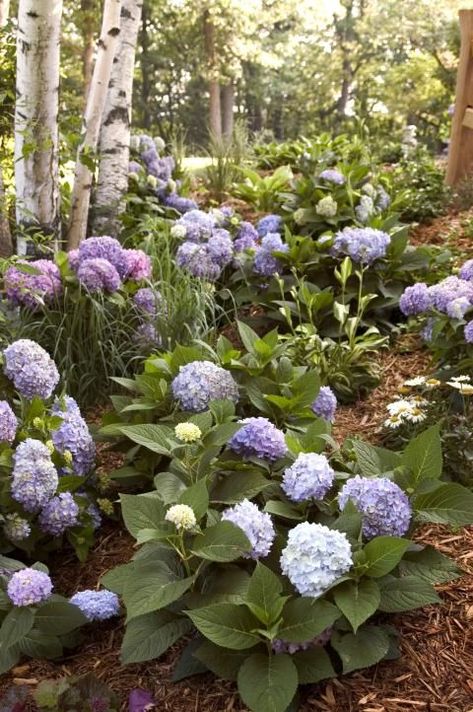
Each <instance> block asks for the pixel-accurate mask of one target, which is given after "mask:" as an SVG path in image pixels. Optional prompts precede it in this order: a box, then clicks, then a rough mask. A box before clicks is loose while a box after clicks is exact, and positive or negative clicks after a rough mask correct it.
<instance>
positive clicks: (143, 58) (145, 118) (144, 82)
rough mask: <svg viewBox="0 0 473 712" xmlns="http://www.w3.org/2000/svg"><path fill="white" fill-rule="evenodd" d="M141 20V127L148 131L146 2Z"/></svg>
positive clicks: (148, 90) (147, 16)
mask: <svg viewBox="0 0 473 712" xmlns="http://www.w3.org/2000/svg"><path fill="white" fill-rule="evenodd" d="M142 15H143V20H142V22H141V30H140V45H141V55H140V69H141V104H142V112H143V127H144V128H145V129H149V128H150V126H151V111H150V106H149V104H150V96H151V83H150V58H149V46H150V40H149V34H148V24H149V20H150V7H149V4H148V0H144V2H143V12H142Z"/></svg>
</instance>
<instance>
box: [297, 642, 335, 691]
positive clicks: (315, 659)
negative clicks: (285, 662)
mask: <svg viewBox="0 0 473 712" xmlns="http://www.w3.org/2000/svg"><path fill="white" fill-rule="evenodd" d="M292 660H293V662H294V663H295V665H296V668H297V672H298V674H299V684H300V685H309V684H311V683H315V682H319V681H320V680H326V679H327V678H329V677H335V675H336V673H335V670H334V669H333V665H332V663H331V662H330V658H329V656H328V654H327V652H326V651H325V650H324V648H323V647H322V646H317V647H315V648H313V649H312V650H300V651H299V652H297V653H295V655H293V656H292Z"/></svg>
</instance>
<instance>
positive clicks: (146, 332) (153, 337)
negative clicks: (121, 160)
mask: <svg viewBox="0 0 473 712" xmlns="http://www.w3.org/2000/svg"><path fill="white" fill-rule="evenodd" d="M136 335H137V337H138V339H139V341H140V342H141V344H142V345H143V346H144V347H145V348H147V349H150V348H152V347H155V348H161V347H162V345H163V340H162V338H161V335H160V333H159V332H158V330H157V329H156V327H155V325H154V324H152V323H151V322H150V321H143V322H142V323H141V324H139V325H138V327H137V329H136Z"/></svg>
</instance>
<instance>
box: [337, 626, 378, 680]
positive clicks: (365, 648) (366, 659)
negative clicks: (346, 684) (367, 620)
mask: <svg viewBox="0 0 473 712" xmlns="http://www.w3.org/2000/svg"><path fill="white" fill-rule="evenodd" d="M330 644H331V645H332V647H333V648H334V649H335V650H336V651H337V653H338V654H339V656H340V658H341V660H342V663H343V672H344V673H345V674H346V673H349V672H352V671H353V670H360V669H361V668H367V667H370V666H371V665H375V664H376V663H379V661H380V660H382V659H383V658H384V657H385V655H386V654H387V653H388V651H389V645H390V641H389V636H388V635H387V633H386V632H385V631H384V630H382V629H381V628H377V627H376V626H371V625H367V626H365V627H363V628H360V629H359V630H358V632H357V633H356V634H354V633H342V632H340V631H334V633H332V638H331V640H330Z"/></svg>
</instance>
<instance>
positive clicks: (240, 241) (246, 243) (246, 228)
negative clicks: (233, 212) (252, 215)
mask: <svg viewBox="0 0 473 712" xmlns="http://www.w3.org/2000/svg"><path fill="white" fill-rule="evenodd" d="M258 240H259V235H258V231H257V230H256V228H255V227H253V225H252V224H251V223H249V222H246V221H244V220H243V221H242V222H241V223H240V226H239V228H238V232H237V234H236V237H235V241H234V243H233V246H234V248H235V252H237V253H238V252H243V251H244V250H251V249H253V248H255V247H256V245H257V242H258Z"/></svg>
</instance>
